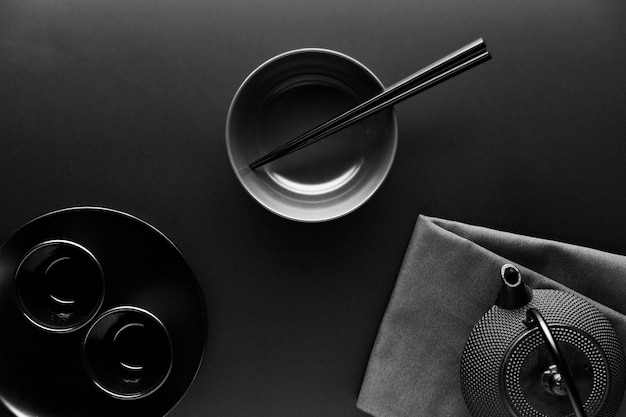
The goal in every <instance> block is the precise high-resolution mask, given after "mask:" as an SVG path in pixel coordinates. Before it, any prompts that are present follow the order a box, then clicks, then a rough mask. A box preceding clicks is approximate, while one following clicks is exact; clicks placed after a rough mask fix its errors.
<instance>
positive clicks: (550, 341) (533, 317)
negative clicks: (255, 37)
mask: <svg viewBox="0 0 626 417" xmlns="http://www.w3.org/2000/svg"><path fill="white" fill-rule="evenodd" d="M524 324H525V325H526V326H527V327H528V328H533V327H538V328H539V331H540V332H541V335H542V336H543V340H544V341H545V342H546V345H548V349H549V350H550V353H551V354H552V359H554V362H556V367H557V369H558V371H559V373H560V374H561V376H562V377H563V379H564V380H565V385H566V388H567V394H568V396H569V400H570V402H571V403H572V408H573V409H574V414H575V415H576V417H587V414H586V413H585V410H584V408H583V405H582V401H581V399H580V395H579V394H578V390H577V389H576V386H575V385H574V379H573V378H572V375H571V373H570V371H569V368H568V367H567V364H566V363H565V360H564V358H563V354H562V353H561V351H560V349H559V347H558V346H557V345H556V341H555V340H554V337H553V335H552V332H551V331H550V328H549V327H548V324H547V323H546V320H545V319H544V318H543V316H542V315H541V313H540V312H539V310H537V309H536V308H529V309H528V310H527V311H526V320H525V321H524Z"/></svg>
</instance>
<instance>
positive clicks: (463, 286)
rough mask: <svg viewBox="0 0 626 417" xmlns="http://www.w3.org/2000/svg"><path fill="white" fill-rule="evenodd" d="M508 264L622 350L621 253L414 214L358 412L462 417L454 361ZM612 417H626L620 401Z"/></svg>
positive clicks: (379, 416)
mask: <svg viewBox="0 0 626 417" xmlns="http://www.w3.org/2000/svg"><path fill="white" fill-rule="evenodd" d="M507 262H510V263H514V264H515V265H517V266H518V267H519V269H520V271H521V272H522V275H523V277H524V280H525V282H526V283H527V284H528V285H529V286H530V287H531V288H553V289H560V290H565V291H571V292H574V293H577V294H578V295H582V296H583V298H586V299H587V300H588V301H591V302H592V303H593V304H594V305H595V306H596V307H597V308H599V309H600V311H602V313H604V314H605V315H606V316H607V318H608V319H609V320H610V321H611V323H612V324H613V326H614V328H615V330H616V332H617V334H618V336H619V337H620V338H621V340H622V343H623V344H624V346H626V315H625V314H626V257H625V256H620V255H613V254H608V253H605V252H601V251H597V250H593V249H589V248H584V247H580V246H574V245H569V244H565V243H559V242H554V241H549V240H543V239H538V238H532V237H527V236H520V235H515V234H511V233H506V232H500V231H495V230H490V229H486V228H483V227H477V226H470V225H466V224H462V223H458V222H451V221H446V220H442V219H436V218H430V217H425V216H420V217H419V218H418V220H417V224H416V226H415V230H414V231H413V235H412V237H411V241H410V243H409V246H408V248H407V252H406V255H405V258H404V261H403V263H402V266H401V269H400V273H399V275H398V278H397V281H396V285H395V288H394V290H393V293H392V295H391V299H390V301H389V305H388V307H387V310H386V312H385V314H384V317H383V320H382V322H381V325H380V329H379V331H378V336H377V338H376V341H375V343H374V347H373V350H372V353H371V356H370V360H369V363H368V366H367V370H366V373H365V378H364V380H363V384H362V386H361V392H360V394H359V399H358V402H357V406H358V407H359V408H360V409H361V410H363V411H365V412H367V413H369V414H371V415H373V416H376V417H405V416H406V417H408V416H411V417H420V416H428V417H438V416H446V417H448V416H455V417H456V416H460V417H462V416H469V415H470V414H469V411H468V410H467V407H466V405H465V402H464V400H463V394H462V392H461V382H460V376H459V369H460V362H461V356H462V353H463V348H464V347H465V341H466V340H467V337H468V336H469V333H470V332H471V330H472V327H473V326H474V324H475V323H476V321H478V319H480V318H481V317H482V315H483V314H484V313H485V312H486V311H487V310H489V309H490V308H491V307H492V306H493V304H494V301H495V298H496V295H497V293H498V290H499V288H500V278H499V277H500V268H501V267H502V265H503V264H504V263H507ZM624 402H626V400H625V401H624ZM618 416H620V417H623V416H626V406H625V405H624V403H622V407H621V409H620V411H619V413H618Z"/></svg>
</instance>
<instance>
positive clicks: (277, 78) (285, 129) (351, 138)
mask: <svg viewBox="0 0 626 417" xmlns="http://www.w3.org/2000/svg"><path fill="white" fill-rule="evenodd" d="M383 88H384V87H383V85H382V83H381V82H380V81H379V80H378V78H376V76H375V75H374V74H373V73H372V72H371V71H370V70H368V69H367V68H366V67H365V66H364V65H363V64H361V63H359V62H358V61H356V60H354V59H352V58H350V57H348V56H346V55H344V54H342V53H339V52H335V51H331V50H327V49H311V48H309V49H298V50H295V51H290V52H286V53H283V54H281V55H278V56H276V57H274V58H272V59H270V60H268V61H266V62H265V63H263V64H262V65H261V66H259V67H258V68H257V69H256V70H254V71H253V72H252V73H251V74H250V75H249V76H248V77H247V78H246V79H245V80H244V82H243V84H242V85H241V87H239V90H238V91H237V93H236V94H235V97H234V98H233V101H232V103H231V106H230V109H229V112H228V119H227V121H226V147H227V150H228V156H229V158H230V162H231V165H232V167H233V170H234V171H235V175H236V176H237V178H238V179H239V181H240V182H241V184H242V185H243V187H244V188H245V189H246V190H247V191H248V193H249V194H250V195H251V196H252V197H253V198H254V199H255V200H256V201H257V202H259V203H260V204H261V205H262V206H263V207H265V208H267V209H268V210H269V211H271V212H273V213H275V214H278V215H280V216H283V217H286V218H288V219H292V220H297V221H303V222H320V221H325V220H331V219H335V218H337V217H340V216H343V215H345V214H347V213H350V212H352V211H353V210H355V209H356V208H358V207H360V206H361V205H362V204H363V203H365V202H366V201H367V200H368V199H369V198H370V197H371V196H372V195H373V194H374V193H375V192H376V190H377V189H378V188H379V186H380V185H381V183H382V182H383V181H384V179H385V177H386V176H387V173H388V172H389V169H390V168H391V165H392V163H393V159H394V156H395V152H396V147H397V122H396V117H395V113H394V111H393V109H388V110H384V111H382V112H380V113H378V114H376V115H374V116H372V117H369V118H367V119H364V120H362V121H360V122H358V123H356V124H354V125H352V126H350V127H349V128H347V129H344V130H342V131H340V132H337V133H335V134H334V135H332V136H329V137H327V138H325V139H323V140H321V141H319V142H317V143H315V144H313V145H311V146H309V147H306V148H304V149H301V150H299V151H297V152H294V153H292V154H290V155H287V156H286V157H284V158H282V159H279V160H276V161H274V162H271V163H269V164H267V165H264V166H262V167H260V168H257V169H256V170H251V169H249V168H247V166H248V164H249V163H250V162H252V161H253V160H255V159H257V158H258V157H260V156H261V155H264V154H265V153H267V152H269V151H271V150H272V149H274V148H275V147H277V146H278V145H281V144H283V143H284V142H286V141H288V140H289V139H292V138H294V137H296V136H297V135H299V134H300V133H303V132H304V131H306V130H308V129H310V128H312V127H315V126H316V125H318V124H319V123H321V122H324V121H326V120H327V119H329V118H331V117H333V116H336V115H337V114H340V113H342V112H344V111H345V110H348V109H350V108H351V107H354V106H355V105H357V104H358V103H360V102H362V101H364V100H366V99H368V98H370V97H371V96H373V95H375V94H377V93H379V92H380V91H382V90H383Z"/></svg>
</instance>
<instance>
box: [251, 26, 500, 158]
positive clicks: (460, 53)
mask: <svg viewBox="0 0 626 417" xmlns="http://www.w3.org/2000/svg"><path fill="white" fill-rule="evenodd" d="M490 58H491V56H490V55H489V52H488V51H487V45H485V42H484V41H483V40H482V38H479V39H477V40H475V41H474V42H472V43H470V44H468V45H466V46H464V47H463V48H461V49H459V50H457V51H455V52H453V53H451V54H450V55H448V56H445V57H443V58H441V59H440V60H438V61H436V62H434V63H432V64H431V65H429V66H427V67H425V68H423V69H421V70H419V71H417V72H416V73H414V74H412V75H410V76H408V77H407V78H405V79H403V80H401V81H399V82H397V83H396V84H394V85H392V86H390V87H388V88H386V89H384V90H383V91H382V92H381V93H379V94H377V95H375V96H374V97H372V98H370V99H368V100H366V101H364V102H363V103H361V104H359V105H357V106H356V107H353V108H352V109H350V110H348V111H346V112H345V113H342V114H340V115H338V116H336V117H333V118H332V119H330V120H328V121H326V122H324V123H322V124H320V125H318V126H316V127H314V128H313V129H311V130H308V131H306V132H304V133H302V134H301V135H299V136H297V137H296V138H294V139H291V140H290V141H288V142H286V143H284V144H283V145H281V146H279V147H278V148H276V149H274V150H272V151H270V152H269V153H267V154H265V155H263V156H262V157H260V158H258V159H256V160H255V161H253V162H252V163H250V164H249V165H248V166H249V167H250V168H251V169H256V168H258V167H260V166H262V165H265V164H267V163H269V162H272V161H275V160H276V159H279V158H282V157H284V156H286V155H289V154H290V153H292V152H296V151H298V150H300V149H302V148H304V147H306V146H309V145H311V144H313V143H315V142H317V141H318V140H321V139H323V138H325V137H328V136H330V135H332V134H333V133H335V132H337V131H339V130H342V129H344V128H346V127H348V126H350V125H352V124H354V123H356V122H358V121H359V120H362V119H365V118H366V117H369V116H371V115H373V114H375V113H377V112H379V111H381V110H383V109H386V108H388V107H390V106H393V105H394V104H396V103H399V102H401V101H403V100H406V99H407V98H409V97H412V96H413V95H415V94H417V93H420V92H422V91H424V90H426V89H428V88H430V87H432V86H434V85H437V84H439V83H440V82H442V81H445V80H447V79H449V78H452V77H453V76H455V75H458V74H460V73H462V72H463V71H465V70H468V69H470V68H472V67H474V66H476V65H478V64H481V63H483V62H485V61H488V60H489V59H490Z"/></svg>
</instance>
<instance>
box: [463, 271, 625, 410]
mask: <svg viewBox="0 0 626 417" xmlns="http://www.w3.org/2000/svg"><path fill="white" fill-rule="evenodd" d="M503 278H504V277H503ZM526 301H527V302H526V304H524V305H522V306H516V308H503V307H500V306H498V305H494V306H493V307H492V308H491V309H490V310H489V311H488V312H487V313H486V314H485V315H484V316H483V317H482V318H481V319H480V320H479V321H478V322H477V323H476V325H475V326H474V328H473V329H472V332H471V333H470V336H469V338H468V340H467V343H466V345H465V349H464V351H463V357H462V360H461V384H462V390H463V396H464V398H465V402H466V404H467V406H468V408H469V411H470V413H471V414H472V416H474V417H491V416H494V417H495V416H514V417H526V416H533V417H553V416H554V417H556V416H563V417H565V416H569V415H573V413H572V408H571V404H570V400H569V398H568V396H567V392H566V391H565V389H564V386H563V384H561V383H560V382H559V380H558V379H559V378H560V375H559V374H558V371H556V370H555V366H554V361H553V360H552V356H551V354H550V352H549V349H548V347H547V346H546V344H545V343H544V339H543V337H542V334H541V332H540V331H539V329H537V328H529V327H528V326H527V325H526V324H525V318H526V312H527V310H528V309H530V308H534V309H536V310H539V311H540V312H541V314H542V315H543V317H544V318H545V320H546V322H547V323H549V327H550V330H551V332H552V334H553V337H554V339H555V341H556V343H557V344H558V346H559V348H560V350H561V351H562V352H563V353H562V354H563V356H564V358H565V359H566V362H567V363H568V367H569V371H570V373H571V374H572V378H573V380H574V383H575V386H576V389H577V390H578V393H579V395H580V398H581V400H582V403H583V407H584V410H585V412H586V413H587V416H590V417H591V416H598V417H610V416H615V415H616V414H617V411H618V409H619V407H620V404H621V401H622V397H623V393H624V388H625V385H626V365H625V364H626V359H625V356H624V350H623V347H622V344H621V342H620V340H619V338H618V337H617V334H616V333H615V330H614V329H613V327H612V326H611V323H610V322H609V321H608V319H607V318H606V317H605V316H604V315H603V314H602V313H601V312H600V311H599V310H598V309H597V308H595V307H594V306H593V305H591V304H590V303H588V302H587V301H585V300H583V299H582V298H581V297H578V296H576V295H574V294H571V293H568V292H564V291H558V290H534V291H532V295H531V296H529V297H528V299H527V300H526Z"/></svg>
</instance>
